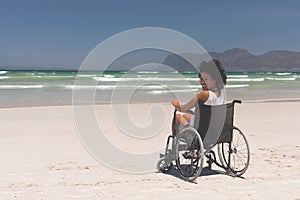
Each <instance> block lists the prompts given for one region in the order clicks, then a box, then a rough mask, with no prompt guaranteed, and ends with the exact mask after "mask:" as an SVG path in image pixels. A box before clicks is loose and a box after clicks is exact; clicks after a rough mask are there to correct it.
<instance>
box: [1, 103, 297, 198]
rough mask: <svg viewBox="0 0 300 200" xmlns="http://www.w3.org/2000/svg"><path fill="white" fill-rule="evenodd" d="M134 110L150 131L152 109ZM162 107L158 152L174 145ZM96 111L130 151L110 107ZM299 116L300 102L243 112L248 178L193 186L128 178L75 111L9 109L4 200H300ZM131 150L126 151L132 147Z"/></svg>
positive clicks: (155, 176) (4, 126)
mask: <svg viewBox="0 0 300 200" xmlns="http://www.w3.org/2000/svg"><path fill="white" fill-rule="evenodd" d="M132 106H133V107H138V109H133V110H135V113H134V116H136V117H137V120H138V122H137V123H140V124H147V123H146V122H145V119H144V117H143V116H144V115H143V113H144V112H143V110H145V109H146V108H147V105H144V104H137V105H132ZM162 107H163V108H164V109H165V111H166V115H167V116H170V117H168V118H167V119H168V120H169V121H168V120H167V121H166V122H165V126H164V127H163V129H162V133H163V134H161V135H160V138H163V141H157V143H156V145H158V146H160V145H161V144H165V142H166V137H167V135H168V134H169V133H170V121H171V117H172V107H171V105H169V104H162ZM96 110H98V111H99V112H97V113H98V114H99V115H101V117H100V118H101V121H102V122H103V123H104V124H108V127H110V128H108V129H107V130H106V133H107V134H108V135H110V136H111V137H112V140H119V141H118V142H119V143H120V145H122V141H124V140H123V139H122V138H121V137H119V136H118V135H117V133H116V132H117V129H115V128H114V127H113V126H112V125H110V124H109V123H110V122H109V120H110V119H109V118H110V116H106V114H105V113H107V112H106V110H109V105H99V106H96ZM299 113H300V102H299V101H294V102H264V103H243V104H241V105H237V107H236V112H235V114H236V116H235V125H236V126H237V127H239V128H240V129H241V130H242V131H243V132H244V133H245V135H246V137H247V139H248V142H249V144H250V149H251V161H250V166H249V168H248V171H247V172H246V173H245V174H244V176H243V178H233V177H230V176H228V175H225V174H222V173H216V172H215V171H209V170H206V169H204V170H203V173H202V175H201V176H200V177H198V178H197V180H196V182H195V183H190V182H186V181H184V180H182V179H181V178H180V177H179V174H178V172H177V171H176V170H175V169H174V170H171V172H170V173H168V174H163V173H157V172H152V173H143V174H128V173H124V172H119V171H115V170H112V169H110V168H108V167H106V166H104V165H103V164H101V163H100V162H98V161H96V160H95V159H94V158H93V157H92V156H91V155H90V154H89V153H88V152H87V151H86V149H85V148H84V147H83V145H82V144H81V141H80V139H79V137H78V134H77V131H76V124H75V121H74V115H73V110H72V106H49V107H32V108H9V109H1V110H0V121H1V132H0V137H1V138H0V156H1V165H0V173H1V179H0V199H39V200H41V199H189V198H191V197H197V198H199V199H200V198H205V199H218V200H220V199H272V200H275V199H292V200H296V199H297V200H299V199H300V162H299V161H300V144H299V140H300V135H299V133H300V126H299V117H300V115H299ZM105 120H108V121H107V123H106V121H105ZM146 121H147V120H146ZM157 140H161V139H159V138H157ZM123 145H124V146H122V148H125V149H126V148H127V145H128V144H126V143H124V144H123ZM130 146H131V145H130ZM134 148H135V147H133V150H136V149H134ZM136 148H140V147H139V145H137V147H136ZM214 169H217V168H214Z"/></svg>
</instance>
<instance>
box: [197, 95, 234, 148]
mask: <svg viewBox="0 0 300 200" xmlns="http://www.w3.org/2000/svg"><path fill="white" fill-rule="evenodd" d="M233 115H234V102H232V103H228V104H224V105H218V106H208V105H205V104H203V103H202V102H200V101H199V102H198V105H197V106H196V109H195V123H194V124H195V125H194V128H195V129H196V130H197V131H198V132H199V134H200V137H201V139H202V141H203V144H204V147H208V146H213V145H215V144H219V143H224V142H231V140H232V130H233V129H232V128H233Z"/></svg>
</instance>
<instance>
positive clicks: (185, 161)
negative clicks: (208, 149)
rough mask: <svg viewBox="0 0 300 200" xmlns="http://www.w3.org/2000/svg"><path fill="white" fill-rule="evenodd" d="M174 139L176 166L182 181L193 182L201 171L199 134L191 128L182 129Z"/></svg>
mask: <svg viewBox="0 0 300 200" xmlns="http://www.w3.org/2000/svg"><path fill="white" fill-rule="evenodd" d="M176 138H177V142H176V166H177V168H178V170H179V173H180V175H181V177H182V178H183V179H184V180H187V181H193V180H195V179H196V178H197V177H198V176H199V175H200V173H201V171H202V166H203V160H204V152H203V143H202V140H201V138H200V135H199V133H198V132H197V131H196V130H195V129H194V128H191V127H188V128H185V129H183V130H182V131H181V132H180V133H179V134H178V135H177V136H176Z"/></svg>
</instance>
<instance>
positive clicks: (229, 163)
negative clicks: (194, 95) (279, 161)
mask: <svg viewBox="0 0 300 200" xmlns="http://www.w3.org/2000/svg"><path fill="white" fill-rule="evenodd" d="M236 103H239V104H241V101H240V100H234V101H233V102H232V103H228V104H224V105H220V106H207V105H203V104H202V103H198V106H197V107H196V110H195V126H194V127H185V128H183V129H182V130H178V129H177V128H176V110H175V111H174V117H173V121H172V135H169V136H168V139H167V145H166V149H165V154H161V155H160V160H159V161H158V163H157V168H158V170H159V171H161V172H163V173H165V172H167V171H169V170H170V168H171V167H172V166H173V162H174V161H176V166H177V169H178V170H179V172H180V175H181V177H182V178H183V179H184V180H187V181H193V180H195V179H196V178H197V177H198V176H199V175H200V174H201V171H202V168H203V162H204V158H205V157H206V159H207V163H208V167H209V169H211V167H212V164H216V165H217V166H218V167H220V168H223V169H224V170H225V173H226V174H228V175H231V176H241V175H243V174H244V173H245V172H246V170H247V169H248V166H249V162H250V149H249V145H248V142H247V139H246V137H245V135H244V134H243V133H242V131H241V130H240V129H238V128H237V127H235V126H234V125H233V122H234V105H235V104H236ZM214 109H216V110H219V111H218V112H219V113H218V112H214V111H212V110H214ZM212 113H214V116H215V117H214V116H213V114H212ZM222 115H223V116H222ZM201 116H202V117H201ZM203 116H204V117H203ZM220 116H221V117H220ZM219 121H221V122H219ZM210 122H211V123H212V124H211V123H210ZM206 134H208V136H209V135H213V134H215V135H216V136H215V138H214V140H215V141H216V142H211V141H208V142H207V141H206V140H205V139H206V138H205V137H206ZM236 138H238V141H237V144H236V143H235V140H236ZM171 140H172V145H171V147H170V141H171ZM240 144H241V145H242V147H240V146H238V145H240ZM215 146H217V150H218V158H219V161H218V160H217V155H216V153H215V152H214V151H213V148H214V147H215ZM243 156H244V158H243ZM182 157H183V158H182ZM238 159H240V160H238ZM241 159H242V160H241ZM181 160H182V161H181ZM238 165H241V168H239V167H240V166H238Z"/></svg>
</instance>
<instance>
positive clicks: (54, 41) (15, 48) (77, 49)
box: [0, 0, 300, 68]
mask: <svg viewBox="0 0 300 200" xmlns="http://www.w3.org/2000/svg"><path fill="white" fill-rule="evenodd" d="M0 5H1V6H0V27H1V31H0V66H5V67H8V66H24V67H28V66H32V67H41V68H42V67H43V66H48V67H53V68H57V67H69V66H80V64H81V62H82V61H83V59H84V58H85V56H86V55H87V54H88V53H89V52H90V51H91V50H92V49H93V48H94V47H95V46H96V45H97V44H98V43H100V42H101V41H103V40H105V39H107V38H108V37H110V36H112V35H114V34H117V33H119V32H122V31H126V30H128V29H132V28H137V27H148V26H151V27H164V28H170V29H173V30H176V31H180V32H182V33H184V34H187V35H188V36H190V37H192V38H194V39H195V40H196V41H198V42H199V43H200V44H201V45H202V46H203V47H204V48H205V49H206V50H208V51H217V52H223V51H224V50H228V49H231V48H243V49H247V50H248V51H250V52H251V53H253V54H261V53H265V52H267V51H270V50H290V51H299V52H300V38H299V35H300V1H297V0H285V1H276V0H274V1H268V0H266V1H257V0H251V1H238V0H237V1H230V0H228V1H221V0H220V1H201V0H199V1H196V0H195V1H176V0H173V1H172V0H168V1H162V0H151V1H146V0H128V1H125V0H124V1H122V0H119V1H117V0H103V1H101V0H99V1H96V0H90V1H89V0H87V1H84V0H65V1H64V0H61V1H57V0H51V1H50V0H49V1H47V0H46V1H39V0H26V1H21V0H19V1H16V0H0Z"/></svg>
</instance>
